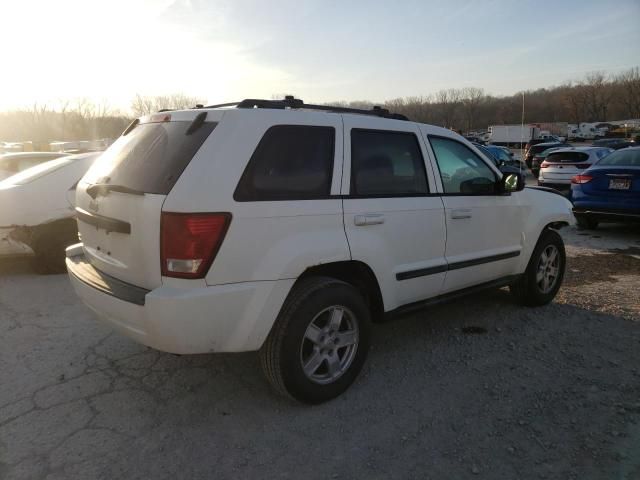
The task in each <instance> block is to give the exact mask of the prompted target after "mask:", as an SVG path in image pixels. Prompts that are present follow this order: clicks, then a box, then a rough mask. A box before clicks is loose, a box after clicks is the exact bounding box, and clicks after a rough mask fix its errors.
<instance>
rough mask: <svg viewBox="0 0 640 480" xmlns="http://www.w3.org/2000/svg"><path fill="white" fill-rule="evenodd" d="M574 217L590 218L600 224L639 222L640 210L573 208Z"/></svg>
mask: <svg viewBox="0 0 640 480" xmlns="http://www.w3.org/2000/svg"><path fill="white" fill-rule="evenodd" d="M573 214H574V215H575V216H576V217H583V218H592V219H594V220H598V221H600V222H613V223H617V222H640V210H629V211H624V210H623V211H611V210H606V209H591V208H574V209H573Z"/></svg>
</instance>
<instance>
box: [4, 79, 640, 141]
mask: <svg viewBox="0 0 640 480" xmlns="http://www.w3.org/2000/svg"><path fill="white" fill-rule="evenodd" d="M522 101H523V92H520V93H516V94H514V95H510V96H494V95H490V94H487V93H486V92H485V91H484V89H482V88H477V87H466V88H449V89H444V90H440V91H438V92H435V93H433V94H430V95H425V96H414V97H404V98H396V99H393V100H389V101H387V102H385V103H384V104H383V106H384V107H385V108H388V109H389V110H391V111H393V112H396V113H401V114H404V115H406V116H407V117H409V118H410V119H411V120H415V121H418V122H424V123H431V124H435V125H440V126H443V127H446V128H453V129H456V130H460V131H465V132H466V131H470V130H477V129H484V128H486V127H487V126H488V125H499V124H512V123H520V122H521V120H522ZM524 102H525V118H524V120H525V123H542V122H569V123H580V122H596V121H611V120H624V119H640V69H639V68H638V67H634V68H631V69H629V70H626V71H624V72H622V73H619V74H615V75H613V74H607V73H605V72H592V73H589V74H587V75H585V76H584V77H583V78H582V79H580V80H577V81H572V82H568V83H566V84H563V85H559V86H554V87H549V88H540V89H537V90H530V91H526V92H524ZM201 103H205V102H203V101H202V99H200V98H199V97H193V96H188V95H184V94H180V93H178V94H171V95H163V96H144V95H136V96H135V97H134V98H133V100H132V101H131V105H130V113H122V112H121V111H118V110H116V109H113V108H110V106H109V104H108V102H104V101H103V102H96V101H92V100H89V99H86V98H82V99H76V100H69V101H64V102H61V103H60V104H58V105H56V106H49V105H46V104H34V105H32V106H31V107H30V108H23V109H18V110H14V111H9V112H3V113H0V140H3V141H25V140H31V141H33V142H35V143H43V144H44V143H47V142H50V141H53V140H62V141H64V140H89V139H100V138H115V137H117V136H119V135H120V133H121V132H122V131H123V130H124V129H125V128H126V126H127V124H128V123H129V122H130V121H131V120H132V119H133V118H136V117H139V116H141V115H146V114H149V113H154V112H157V111H158V110H161V109H180V108H189V107H194V106H195V105H197V104H201ZM327 105H336V106H344V107H351V108H364V109H370V108H372V107H373V106H374V103H373V102H370V101H366V100H365V101H353V102H344V101H339V102H330V103H327Z"/></svg>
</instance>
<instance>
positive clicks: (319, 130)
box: [233, 125, 335, 202]
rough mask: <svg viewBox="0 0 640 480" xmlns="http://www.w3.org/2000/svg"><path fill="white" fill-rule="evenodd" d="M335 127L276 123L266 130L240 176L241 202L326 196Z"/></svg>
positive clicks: (328, 190)
mask: <svg viewBox="0 0 640 480" xmlns="http://www.w3.org/2000/svg"><path fill="white" fill-rule="evenodd" d="M334 144H335V129H334V128H333V127H320V126H307V125H276V126H273V127H271V128H269V130H267V131H266V132H265V134H264V136H263V137H262V139H261V140H260V143H259V144H258V146H257V147H256V150H255V151H254V153H253V155H252V156H251V159H250V160H249V163H248V164H247V167H246V169H245V171H244V173H243V174H242V177H241V178H240V182H239V183H238V186H237V187H236V191H235V193H234V195H233V198H234V199H235V200H236V201H238V202H250V201H275V200H311V199H319V198H327V197H328V196H329V194H330V193H331V179H332V176H333V161H334Z"/></svg>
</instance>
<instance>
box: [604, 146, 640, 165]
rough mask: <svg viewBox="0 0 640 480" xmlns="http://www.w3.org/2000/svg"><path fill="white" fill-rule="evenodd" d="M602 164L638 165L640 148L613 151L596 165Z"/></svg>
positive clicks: (639, 162)
mask: <svg viewBox="0 0 640 480" xmlns="http://www.w3.org/2000/svg"><path fill="white" fill-rule="evenodd" d="M604 165H610V166H615V167H640V148H638V149H636V148H634V149H633V150H631V149H629V150H618V151H617V152H613V153H611V154H609V155H607V156H606V157H604V158H603V159H602V160H600V161H599V162H598V166H604Z"/></svg>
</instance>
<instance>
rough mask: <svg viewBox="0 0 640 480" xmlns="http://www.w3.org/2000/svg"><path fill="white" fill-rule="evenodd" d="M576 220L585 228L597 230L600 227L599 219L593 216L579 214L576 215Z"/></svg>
mask: <svg viewBox="0 0 640 480" xmlns="http://www.w3.org/2000/svg"><path fill="white" fill-rule="evenodd" d="M576 221H577V222H578V226H579V227H580V228H584V229H585V230H595V229H596V228H598V221H597V220H594V219H593V218H589V217H583V216H578V217H576Z"/></svg>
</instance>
